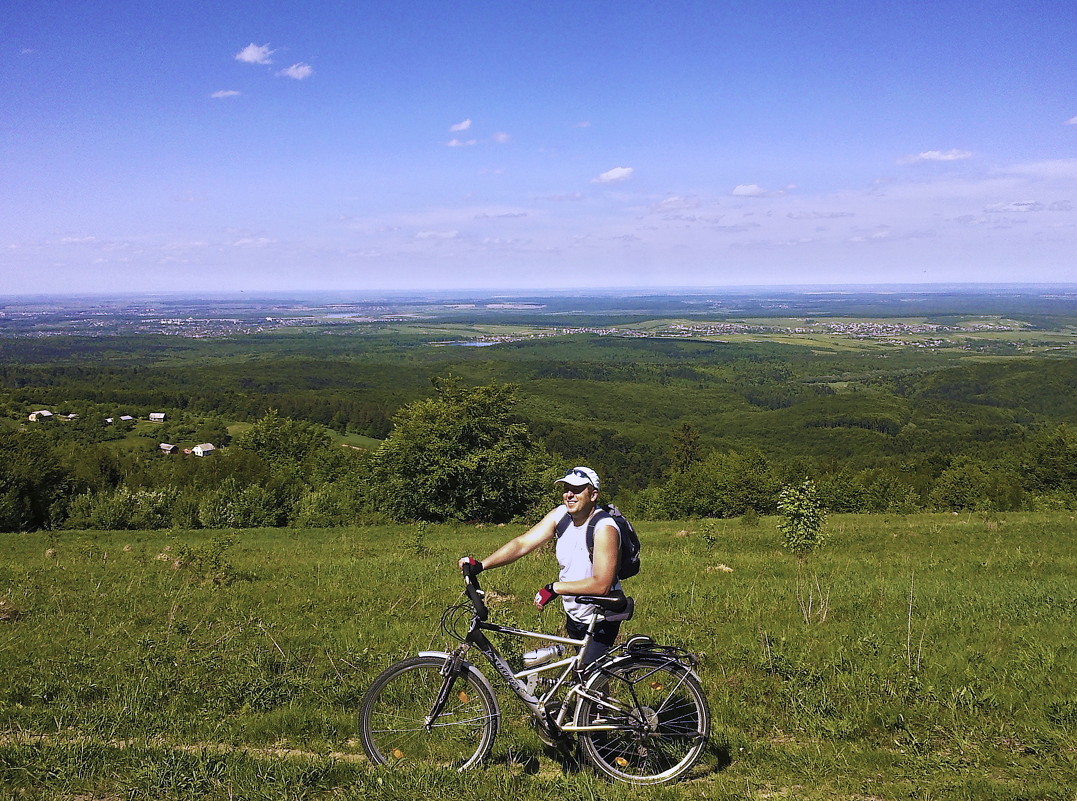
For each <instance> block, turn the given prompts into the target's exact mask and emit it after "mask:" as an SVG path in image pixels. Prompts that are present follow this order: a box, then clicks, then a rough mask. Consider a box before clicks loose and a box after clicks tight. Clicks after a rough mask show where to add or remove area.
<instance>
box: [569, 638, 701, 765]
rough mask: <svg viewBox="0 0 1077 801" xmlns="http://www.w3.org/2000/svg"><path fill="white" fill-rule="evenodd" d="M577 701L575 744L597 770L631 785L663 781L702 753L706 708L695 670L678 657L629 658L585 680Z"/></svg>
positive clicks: (693, 762)
mask: <svg viewBox="0 0 1077 801" xmlns="http://www.w3.org/2000/svg"><path fill="white" fill-rule="evenodd" d="M588 686H589V689H591V690H592V691H594V694H595V695H596V696H597V699H596V698H584V699H583V700H582V701H581V702H580V707H579V710H578V712H577V716H576V720H577V723H578V724H579V725H581V726H603V727H606V726H608V727H610V728H609V729H607V730H604V731H582V732H580V734H579V742H580V746H581V747H582V748H583V752H584V753H585V754H586V755H587V758H588V760H589V761H590V762H591V764H593V765H594V766H595V767H596V768H598V770H600V771H601V772H602V773H605V774H606V775H607V776H610V777H612V778H614V779H618V780H619V781H624V782H629V783H631V784H663V783H665V782H671V781H674V780H675V779H677V778H679V777H681V776H683V775H684V774H685V773H686V772H687V771H688V770H689V769H691V767H692V765H694V764H695V763H696V760H698V759H699V757H700V756H701V755H702V754H703V750H704V749H705V748H706V746H707V738H708V737H709V735H710V711H709V709H708V708H707V699H706V697H705V695H704V694H703V688H702V687H701V686H700V684H699V680H698V679H697V678H696V676H695V674H694V673H693V672H692V671H691V670H689V669H688V668H686V667H685V666H684V665H682V664H681V663H679V662H676V661H673V660H663V659H648V658H646V657H643V658H629V659H626V660H624V661H622V662H621V663H620V664H613V665H611V666H610V667H609V668H608V669H606V670H605V671H603V673H600V674H599V675H598V676H597V677H596V678H595V679H594V680H592V681H591V683H590V684H589V685H588Z"/></svg>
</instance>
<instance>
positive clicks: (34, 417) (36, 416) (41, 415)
mask: <svg viewBox="0 0 1077 801" xmlns="http://www.w3.org/2000/svg"><path fill="white" fill-rule="evenodd" d="M51 419H52V412H50V411H49V410H48V409H41V410H39V411H36V412H30V422H31V423H36V422H38V421H39V420H51Z"/></svg>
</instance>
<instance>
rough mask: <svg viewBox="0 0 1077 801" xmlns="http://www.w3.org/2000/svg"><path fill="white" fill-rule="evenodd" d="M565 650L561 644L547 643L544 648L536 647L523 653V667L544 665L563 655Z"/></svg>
mask: <svg viewBox="0 0 1077 801" xmlns="http://www.w3.org/2000/svg"><path fill="white" fill-rule="evenodd" d="M565 651H566V648H565V646H563V645H547V646H546V647H545V648H536V649H535V650H534V651H528V652H527V653H526V654H524V667H525V668H533V667H538V666H539V665H545V664H546V663H547V662H552V661H553V660H555V659H559V658H560V657H562V656H564V654H565Z"/></svg>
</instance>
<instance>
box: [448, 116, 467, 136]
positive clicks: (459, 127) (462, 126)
mask: <svg viewBox="0 0 1077 801" xmlns="http://www.w3.org/2000/svg"><path fill="white" fill-rule="evenodd" d="M470 127H471V118H470V117H469V118H468V119H466V120H464V121H463V122H458V123H456V124H455V125H450V126H449V133H460V131H466V130H467V129H468V128H470Z"/></svg>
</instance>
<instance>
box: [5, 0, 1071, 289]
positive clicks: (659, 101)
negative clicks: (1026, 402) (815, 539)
mask: <svg viewBox="0 0 1077 801" xmlns="http://www.w3.org/2000/svg"><path fill="white" fill-rule="evenodd" d="M1075 34H1077V5H1074V4H1073V3H1072V2H1069V1H1067V2H1054V1H1053V0H1042V1H1041V2H1024V1H1023V0H1009V2H982V3H968V2H961V3H958V2H950V0H940V2H933V3H917V2H914V3H893V2H873V0H860V2H844V1H843V0H836V1H835V2H813V1H812V0H806V1H802V2H797V3H792V2H770V1H769V0H756V2H722V1H721V0H711V2H690V1H688V0H665V1H664V2H646V3H645V2H633V0H621V1H620V2H606V1H605V0H599V1H596V2H587V1H586V0H575V2H560V1H559V0H548V1H547V2H541V3H538V2H527V1H526V0H518V1H517V2H510V3H495V2H469V0H459V1H458V2H451V3H450V2H428V1H426V0H419V1H416V0H413V1H412V2H410V3H401V2H382V1H381V0H370V1H369V2H356V1H355V0H350V1H349V2H333V1H332V0H326V1H325V2H318V3H291V2H279V1H275V0H268V1H267V2H258V3H247V2H243V3H240V2H234V0H215V2H200V1H199V0H194V1H192V2H185V3H175V2H157V0H140V1H139V2H128V1H127V0H124V1H123V2H109V1H108V0H95V2H86V0H66V1H65V2H43V1H42V2H30V1H27V0H4V8H3V13H2V14H0V72H2V77H0V104H2V109H3V111H2V117H0V294H17V293H31V292H33V293H36V292H42V291H52V292H60V291H63V292H85V291H100V292H121V291H132V292H144V291H173V290H198V291H205V292H213V291H232V290H245V291H256V290H319V289H355V290H367V289H410V288H481V289H511V288H537V289H542V288H549V289H558V290H564V289H571V288H572V287H576V286H578V287H580V288H589V287H647V286H723V285H760V284H805V283H822V284H850V283H855V284H863V283H894V282H911V283H933V282H953V281H972V282H1010V281H1044V282H1055V281H1075V280H1077V256H1075V254H1077V46H1075V41H1077V36H1075Z"/></svg>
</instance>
